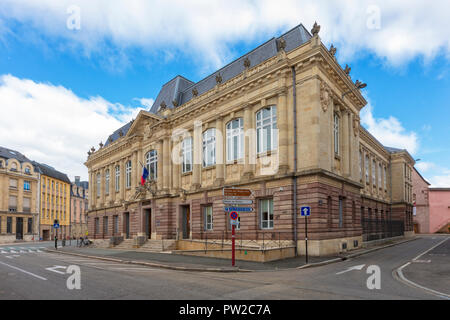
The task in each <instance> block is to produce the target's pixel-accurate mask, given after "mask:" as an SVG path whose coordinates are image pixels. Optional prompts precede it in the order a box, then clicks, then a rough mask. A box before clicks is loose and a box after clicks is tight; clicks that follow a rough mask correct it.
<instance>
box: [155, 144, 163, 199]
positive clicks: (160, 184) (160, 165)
mask: <svg viewBox="0 0 450 320" xmlns="http://www.w3.org/2000/svg"><path fill="white" fill-rule="evenodd" d="M156 152H157V154H158V166H157V180H156V186H157V188H158V191H161V190H162V188H163V179H164V177H163V175H164V172H163V168H164V163H163V162H164V159H163V141H162V140H159V141H158V145H157V146H156Z"/></svg>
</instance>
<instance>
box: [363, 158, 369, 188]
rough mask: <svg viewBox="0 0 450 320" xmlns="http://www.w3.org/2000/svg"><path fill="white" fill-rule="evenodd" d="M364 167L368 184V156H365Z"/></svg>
mask: <svg viewBox="0 0 450 320" xmlns="http://www.w3.org/2000/svg"><path fill="white" fill-rule="evenodd" d="M364 166H365V167H366V183H369V156H368V155H366V157H365V161H364Z"/></svg>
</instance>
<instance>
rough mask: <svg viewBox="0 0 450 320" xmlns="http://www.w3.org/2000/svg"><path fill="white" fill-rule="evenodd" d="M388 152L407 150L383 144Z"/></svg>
mask: <svg viewBox="0 0 450 320" xmlns="http://www.w3.org/2000/svg"><path fill="white" fill-rule="evenodd" d="M383 147H384V148H385V149H386V150H387V151H388V152H389V153H397V152H402V151H407V150H406V149H398V148H392V147H386V146H383Z"/></svg>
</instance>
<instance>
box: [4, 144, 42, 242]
mask: <svg viewBox="0 0 450 320" xmlns="http://www.w3.org/2000/svg"><path fill="white" fill-rule="evenodd" d="M38 181H39V173H38V172H36V171H35V168H34V166H33V164H32V162H31V161H30V160H29V159H28V158H26V157H25V156H24V155H23V154H21V153H20V152H18V151H15V150H10V149H7V148H4V147H0V244H1V243H12V242H14V241H16V240H24V241H31V240H33V239H34V238H35V237H37V236H38V229H37V228H38V226H39V220H38V213H39V183H38ZM36 240H37V239H36Z"/></svg>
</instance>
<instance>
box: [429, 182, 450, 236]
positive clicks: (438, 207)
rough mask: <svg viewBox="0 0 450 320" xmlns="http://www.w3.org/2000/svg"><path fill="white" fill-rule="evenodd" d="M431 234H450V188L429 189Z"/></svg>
mask: <svg viewBox="0 0 450 320" xmlns="http://www.w3.org/2000/svg"><path fill="white" fill-rule="evenodd" d="M429 199H430V200H429V202H430V233H435V232H440V233H441V232H445V233H450V188H429Z"/></svg>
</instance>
